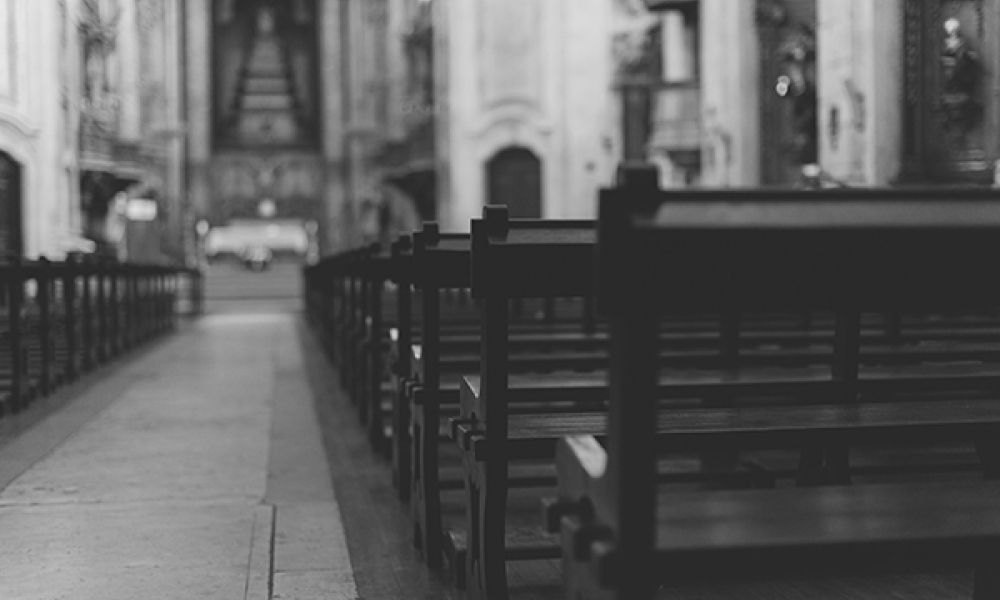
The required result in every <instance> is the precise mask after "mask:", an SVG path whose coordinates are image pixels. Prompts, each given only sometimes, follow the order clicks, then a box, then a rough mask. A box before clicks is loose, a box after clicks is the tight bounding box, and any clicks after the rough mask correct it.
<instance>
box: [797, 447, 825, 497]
mask: <svg viewBox="0 0 1000 600" xmlns="http://www.w3.org/2000/svg"><path fill="white" fill-rule="evenodd" d="M822 484H823V450H822V449H821V448H805V449H803V450H802V451H801V453H800V454H799V469H798V473H797V474H796V476H795V485H796V486H797V487H815V486H818V485H822Z"/></svg>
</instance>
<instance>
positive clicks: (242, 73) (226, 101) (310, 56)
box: [212, 0, 319, 148]
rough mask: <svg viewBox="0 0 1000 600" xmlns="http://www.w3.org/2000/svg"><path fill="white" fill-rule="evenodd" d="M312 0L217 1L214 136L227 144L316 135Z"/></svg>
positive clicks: (294, 140) (297, 141)
mask: <svg viewBox="0 0 1000 600" xmlns="http://www.w3.org/2000/svg"><path fill="white" fill-rule="evenodd" d="M314 4H315V3H314V0H295V1H294V2H292V1H288V0H214V7H215V13H214V14H215V23H214V29H213V36H212V37H213V43H214V46H215V51H214V57H215V58H214V60H215V68H214V70H213V73H214V77H215V81H214V101H215V111H214V114H215V117H216V120H215V139H216V142H217V143H218V144H220V145H222V146H228V147H248V148H249V147H255V148H256V147H260V146H262V145H263V146H270V147H275V146H280V147H305V146H315V145H316V144H317V143H318V141H319V135H318V132H319V127H318V122H319V102H318V93H319V90H318V81H317V74H318V71H317V68H316V66H317V65H316V51H317V39H316V22H315V19H312V18H311V17H312V16H313V14H314V12H315V6H314Z"/></svg>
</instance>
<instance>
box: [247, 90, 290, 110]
mask: <svg viewBox="0 0 1000 600" xmlns="http://www.w3.org/2000/svg"><path fill="white" fill-rule="evenodd" d="M294 107H295V101H294V100H293V99H292V97H291V96H290V95H288V94H281V95H279V94H270V95H266V96H265V95H261V94H254V95H250V94H247V95H245V96H243V110H244V111H247V110H269V111H272V110H273V111H287V110H291V109H293V108H294Z"/></svg>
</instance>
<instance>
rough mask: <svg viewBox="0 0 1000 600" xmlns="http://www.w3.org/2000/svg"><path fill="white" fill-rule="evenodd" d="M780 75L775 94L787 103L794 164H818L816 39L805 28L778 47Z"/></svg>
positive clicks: (804, 26) (808, 29) (810, 31)
mask: <svg viewBox="0 0 1000 600" xmlns="http://www.w3.org/2000/svg"><path fill="white" fill-rule="evenodd" d="M780 56H781V61H782V68H781V75H780V76H779V77H778V81H777V83H776V85H775V91H776V92H777V94H778V95H779V96H781V97H782V98H785V99H787V100H788V101H790V102H791V113H792V114H791V116H792V127H791V129H792V134H793V138H792V140H791V141H790V146H791V148H790V149H791V150H792V152H793V153H794V155H795V158H796V162H798V163H800V164H811V163H815V162H817V160H818V155H819V148H818V131H817V128H818V126H819V121H818V113H817V93H816V36H815V33H814V32H813V31H812V29H811V28H810V27H808V26H807V25H802V24H800V25H799V29H798V31H796V32H795V33H794V34H792V35H791V36H790V37H789V39H788V41H787V42H786V43H785V44H784V45H783V46H782V47H781V50H780Z"/></svg>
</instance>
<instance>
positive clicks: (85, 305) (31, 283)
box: [0, 259, 204, 415]
mask: <svg viewBox="0 0 1000 600" xmlns="http://www.w3.org/2000/svg"><path fill="white" fill-rule="evenodd" d="M202 279H203V278H202V275H201V273H200V271H197V270H193V269H179V268H174V267H165V266H156V265H138V264H128V263H117V262H97V261H69V262H52V261H48V260H45V259H41V260H37V261H23V260H16V259H15V260H12V261H7V262H3V263H0V415H4V414H12V413H16V412H18V411H20V410H22V409H24V408H25V407H26V406H27V405H28V404H29V403H30V402H31V401H32V400H33V399H34V398H37V397H39V396H42V395H45V394H48V393H51V392H52V391H53V390H54V389H56V388H57V387H58V386H60V385H61V384H64V383H68V382H71V381H73V380H74V379H76V378H77V377H79V376H80V375H81V374H83V373H85V372H87V371H90V370H92V369H94V368H96V367H97V366H99V365H101V364H104V363H107V362H109V361H110V360H112V359H113V358H115V357H117V356H120V355H121V354H123V353H125V352H126V351H128V350H131V349H132V348H134V347H136V346H138V345H139V344H141V343H143V342H145V341H146V340H149V339H150V338H152V337H155V336H157V335H159V334H162V333H165V332H167V331H169V330H171V329H173V328H174V327H175V325H176V322H177V316H178V314H180V313H181V311H180V310H178V302H177V300H178V295H179V294H178V292H182V293H183V294H184V296H185V300H186V305H187V309H186V310H185V311H183V312H186V313H189V314H198V313H200V312H201V308H202V291H203V289H204V285H203V281H202ZM182 282H183V283H184V284H185V285H184V286H183V288H182V285H181V283H182Z"/></svg>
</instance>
